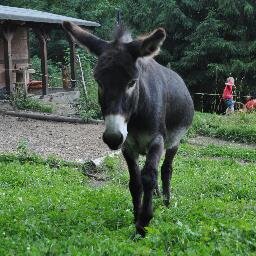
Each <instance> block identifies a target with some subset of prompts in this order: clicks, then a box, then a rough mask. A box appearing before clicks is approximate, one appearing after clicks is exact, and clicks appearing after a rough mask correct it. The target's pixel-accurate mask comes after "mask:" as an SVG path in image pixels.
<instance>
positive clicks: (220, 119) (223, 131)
mask: <svg viewBox="0 0 256 256" xmlns="http://www.w3.org/2000/svg"><path fill="white" fill-rule="evenodd" d="M195 134H201V135H207V136H211V137H217V138H222V139H225V140H232V141H237V142H245V143H256V112H253V113H235V114H233V115H229V116H223V115H216V114H209V113H200V112H197V113H196V115H195V118H194V122H193V126H192V127H191V129H190V135H192V136H193V135H195Z"/></svg>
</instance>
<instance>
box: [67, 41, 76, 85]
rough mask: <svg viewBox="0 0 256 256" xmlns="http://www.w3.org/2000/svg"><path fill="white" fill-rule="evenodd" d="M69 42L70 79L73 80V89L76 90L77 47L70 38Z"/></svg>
mask: <svg viewBox="0 0 256 256" xmlns="http://www.w3.org/2000/svg"><path fill="white" fill-rule="evenodd" d="M68 41H69V49H70V50H69V58H70V78H71V87H72V88H74V87H75V86H76V67H75V65H76V59H75V55H76V47H75V43H74V41H73V40H72V38H71V37H69V36H68Z"/></svg>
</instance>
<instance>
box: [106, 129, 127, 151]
mask: <svg viewBox="0 0 256 256" xmlns="http://www.w3.org/2000/svg"><path fill="white" fill-rule="evenodd" d="M103 141H104V142H105V143H106V144H107V145H108V146H109V148H110V149H112V150H117V149H119V148H120V147H121V145H122V143H123V135H122V133H121V132H117V133H108V132H107V131H105V132H104V133H103Z"/></svg>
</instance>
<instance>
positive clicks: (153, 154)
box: [136, 135, 164, 236]
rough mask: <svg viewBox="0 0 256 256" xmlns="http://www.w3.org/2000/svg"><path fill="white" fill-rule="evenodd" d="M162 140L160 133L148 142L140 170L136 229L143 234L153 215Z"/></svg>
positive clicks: (162, 147)
mask: <svg viewBox="0 0 256 256" xmlns="http://www.w3.org/2000/svg"><path fill="white" fill-rule="evenodd" d="M163 149H164V141H163V137H162V136H161V135H158V136H156V137H155V138H154V139H153V140H152V141H151V143H150V146H149V150H148V154H147V158H146V163H145V166H144V168H143V170H142V172H141V180H142V185H143V192H144V195H143V202H142V208H141V212H140V214H139V219H138V221H137V222H136V229H137V232H138V233H139V234H141V235H142V236H145V233H146V232H145V227H146V226H148V224H149V222H150V220H151V219H152V217H153V207H152V196H153V190H154V188H155V187H156V182H157V168H158V164H159V160H160V158H161V155H162V153H163Z"/></svg>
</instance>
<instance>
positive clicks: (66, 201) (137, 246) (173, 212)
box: [0, 144, 256, 256]
mask: <svg viewBox="0 0 256 256" xmlns="http://www.w3.org/2000/svg"><path fill="white" fill-rule="evenodd" d="M54 166H55V165H52V164H51V165H48V164H46V163H34V162H33V161H24V159H23V161H22V162H20V161H18V160H16V161H15V160H14V159H13V158H12V161H9V160H8V158H7V157H2V158H0V197H1V200H0V255H97V256H98V255H195V256H196V255H243V256H244V255H256V218H255V214H256V157H255V151H254V150H253V149H243V148H230V147H224V146H222V147H219V146H207V147H206V146H200V147H199V146H193V145H188V144H184V145H182V147H181V149H180V151H179V153H178V156H177V158H176V159H175V163H174V166H175V171H174V175H173V183H172V184H173V199H172V203H171V206H170V207H169V208H166V207H164V206H163V204H162V200H161V199H160V198H155V199H154V206H155V211H154V212H155V216H154V219H153V220H152V222H151V225H150V227H149V228H148V235H147V236H146V238H145V239H139V238H137V239H133V235H134V227H133V224H132V211H131V209H132V204H131V199H130V194H129V192H128V186H127V183H128V175H127V171H126V170H125V167H124V166H123V164H122V161H120V160H119V158H109V159H107V160H106V162H105V164H104V166H103V167H102V168H101V170H100V171H101V172H104V175H105V176H107V177H108V179H107V181H106V182H104V183H102V184H97V186H95V183H92V182H91V181H90V180H89V179H88V178H87V177H86V176H84V175H83V174H82V172H80V171H79V170H78V169H77V168H74V167H70V166H69V167H64V166H55V167H54Z"/></svg>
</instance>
